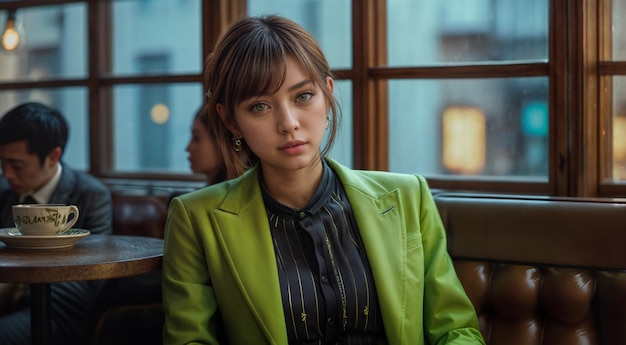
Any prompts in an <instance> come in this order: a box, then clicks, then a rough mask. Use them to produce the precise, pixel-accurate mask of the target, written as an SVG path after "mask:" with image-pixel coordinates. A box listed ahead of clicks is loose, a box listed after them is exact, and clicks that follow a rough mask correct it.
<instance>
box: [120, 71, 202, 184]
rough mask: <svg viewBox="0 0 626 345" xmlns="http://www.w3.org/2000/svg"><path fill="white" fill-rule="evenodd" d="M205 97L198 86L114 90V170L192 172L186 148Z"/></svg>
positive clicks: (162, 86)
mask: <svg viewBox="0 0 626 345" xmlns="http://www.w3.org/2000/svg"><path fill="white" fill-rule="evenodd" d="M202 97H203V92H202V85H200V84H169V83H168V84H144V85H120V86H115V87H114V88H113V111H114V114H113V119H114V124H113V128H114V131H115V132H114V137H115V148H114V151H115V154H114V155H113V157H115V161H114V162H113V169H114V170H115V171H117V172H149V173H189V172H190V170H189V162H188V161H187V154H186V153H185V148H186V147H187V144H188V142H189V138H190V136H191V126H192V122H193V118H194V116H195V114H196V112H197V111H198V110H199V109H200V106H201V105H202V101H203V99H202Z"/></svg>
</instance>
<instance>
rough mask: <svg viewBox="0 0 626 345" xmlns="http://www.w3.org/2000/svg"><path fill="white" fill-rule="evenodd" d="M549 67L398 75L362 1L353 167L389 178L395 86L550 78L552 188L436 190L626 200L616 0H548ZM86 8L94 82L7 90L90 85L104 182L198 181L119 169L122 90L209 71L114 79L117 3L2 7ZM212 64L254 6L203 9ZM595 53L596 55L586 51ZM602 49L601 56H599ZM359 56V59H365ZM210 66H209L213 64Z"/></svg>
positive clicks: (380, 29)
mask: <svg viewBox="0 0 626 345" xmlns="http://www.w3.org/2000/svg"><path fill="white" fill-rule="evenodd" d="M547 1H548V6H549V34H548V35H549V37H548V42H549V43H548V44H549V59H548V61H547V62H530V63H529V62H520V63H494V64H489V65H487V64H461V65H454V66H434V67H429V66H413V67H388V66H387V52H386V49H387V48H386V47H387V41H386V28H387V23H386V12H387V9H386V1H385V0H352V51H353V61H352V67H351V68H349V69H341V70H334V71H333V73H334V74H335V76H336V78H337V79H338V80H348V81H351V82H352V87H353V95H352V103H353V111H354V114H355V116H354V118H353V133H354V138H353V147H354V152H353V166H354V168H357V169H370V170H388V159H389V154H388V150H389V143H388V139H389V137H388V117H389V113H388V105H389V104H388V102H389V100H388V95H387V90H388V82H389V81H390V80H399V79H448V78H459V79H465V78H496V77H528V76H545V77H547V78H548V79H549V91H548V92H549V96H548V99H549V105H548V109H549V113H550V120H549V121H550V122H549V126H550V130H549V136H548V141H549V144H548V145H549V146H548V147H549V149H548V150H549V152H548V155H549V170H548V181H547V182H532V181H526V180H524V179H512V178H500V179H494V178H487V177H484V178H481V177H475V178H472V177H470V178H465V177H463V178H460V177H444V176H441V177H439V176H438V177H430V178H428V182H429V184H430V186H431V188H435V189H444V190H464V191H474V192H497V193H511V194H542V195H553V196H579V197H619V196H626V181H613V180H611V179H605V178H604V176H607V174H608V172H609V171H610V164H611V162H612V160H611V157H612V156H611V147H610V146H611V145H610V141H609V140H607V139H604V138H603V137H602V136H601V135H600V131H601V130H602V128H610V127H611V116H612V102H611V101H612V100H611V97H612V96H611V95H612V93H611V92H601V90H611V88H612V86H611V82H610V79H611V76H616V75H626V61H613V60H611V57H610V55H611V38H610V27H611V21H612V17H611V0H598V1H595V0H547ZM77 2H82V3H86V4H87V8H88V18H87V20H88V28H89V33H88V54H87V56H88V59H89V62H90V63H89V69H88V75H87V78H85V79H80V78H79V79H47V80H38V81H11V82H0V90H10V89H13V90H18V89H31V88H53V87H68V86H82V87H86V88H87V90H88V97H89V101H88V102H89V109H90V111H89V124H90V125H89V128H90V129H89V131H90V138H91V144H90V147H89V155H90V157H89V166H90V169H89V172H90V173H91V174H93V175H95V176H97V177H99V178H102V179H109V180H128V181H132V182H133V183H141V181H147V180H153V181H156V180H163V181H179V182H180V181H196V182H197V181H198V177H197V176H192V175H182V174H147V173H119V172H115V171H113V170H112V169H111V167H112V166H113V162H112V156H111V155H112V152H114V151H113V144H114V138H113V130H112V118H113V116H112V115H113V114H112V106H111V104H112V95H111V92H112V91H111V90H112V87H113V86H117V85H125V84H151V83H171V84H176V83H200V84H203V83H204V80H203V72H201V73H196V74H167V75H166V74H163V75H151V76H110V75H107V74H106V71H108V70H110V68H109V67H110V64H111V61H110V58H109V57H108V55H107V54H105V53H103V52H107V51H109V50H108V49H106V48H107V47H110V45H111V40H112V37H111V34H110V30H108V27H109V24H110V19H111V17H110V16H111V12H110V6H109V2H108V1H100V0H33V1H28V2H23V1H9V2H2V3H0V10H9V9H19V8H24V7H34V6H50V5H59V4H66V3H77ZM201 11H202V37H203V40H202V42H203V46H202V52H203V56H205V57H206V56H207V55H208V54H209V52H210V50H211V47H212V45H213V43H214V42H215V40H216V39H217V37H218V35H219V33H220V32H221V31H222V30H223V29H224V28H225V27H227V26H228V24H229V23H231V22H232V21H233V20H235V19H236V18H238V17H239V16H241V15H243V14H245V13H246V1H245V0H235V1H229V0H204V1H202V9H201ZM585 47H587V48H588V49H587V50H584V48H585ZM596 48H597V49H596ZM356 52H359V53H358V54H357V53H356ZM203 63H204V59H203Z"/></svg>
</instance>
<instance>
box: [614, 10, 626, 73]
mask: <svg viewBox="0 0 626 345" xmlns="http://www.w3.org/2000/svg"><path fill="white" fill-rule="evenodd" d="M612 9H613V11H612V14H613V27H612V35H613V60H621V61H624V60H626V20H624V16H626V1H624V0H613V7H612Z"/></svg>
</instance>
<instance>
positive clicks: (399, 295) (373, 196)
mask: <svg viewBox="0 0 626 345" xmlns="http://www.w3.org/2000/svg"><path fill="white" fill-rule="evenodd" d="M329 164H330V165H331V167H332V168H333V169H334V170H335V172H336V173H337V174H338V176H339V178H340V179H341V182H342V183H343V185H344V188H345V190H346V194H347V195H348V199H349V200H350V205H351V206H352V210H353V212H354V216H355V218H356V220H357V226H358V227H359V232H360V234H361V238H362V239H363V245H364V247H365V251H366V253H367V256H368V259H369V263H370V267H371V269H372V274H373V276H374V282H375V284H376V291H377V294H378V299H379V303H380V308H381V312H382V317H383V322H384V324H385V330H386V333H387V340H388V341H389V343H390V344H400V343H402V340H401V339H400V338H397V339H396V335H398V336H400V335H401V334H403V330H402V327H403V321H402V320H403V319H404V318H405V315H404V311H405V309H406V308H405V306H404V301H405V300H406V299H405V295H406V294H407V286H406V283H404V282H406V279H404V277H406V275H407V265H406V260H407V239H406V233H407V232H406V229H403V228H404V227H405V223H404V221H403V219H402V217H401V215H402V213H403V212H402V209H401V208H402V204H401V203H400V201H399V200H400V199H399V195H398V191H397V190H388V189H386V188H384V187H383V186H381V185H380V184H379V183H371V181H370V180H368V179H366V178H363V176H362V175H360V174H358V173H356V172H354V171H352V170H349V169H347V168H345V167H343V166H341V165H339V164H337V163H336V162H334V161H332V160H329Z"/></svg>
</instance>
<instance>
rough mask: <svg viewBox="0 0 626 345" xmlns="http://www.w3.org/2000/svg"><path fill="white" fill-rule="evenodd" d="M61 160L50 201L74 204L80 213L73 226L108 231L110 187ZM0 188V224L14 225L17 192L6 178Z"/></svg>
mask: <svg viewBox="0 0 626 345" xmlns="http://www.w3.org/2000/svg"><path fill="white" fill-rule="evenodd" d="M62 164H63V171H62V172H61V179H60V180H59V184H58V185H57V188H56V189H55V190H54V193H52V196H51V197H50V201H49V203H51V204H68V205H69V204H72V205H76V206H77V207H78V210H79V212H80V215H79V217H78V221H77V222H76V224H74V227H75V228H79V229H87V230H89V231H91V233H92V234H105V233H107V234H108V233H111V226H112V219H111V216H112V215H113V206H112V202H111V192H110V191H109V189H108V188H107V187H106V186H105V185H104V184H103V183H102V182H100V181H98V180H97V179H96V178H94V177H93V176H91V175H88V174H85V173H82V172H78V171H75V170H72V168H70V167H69V166H68V165H67V164H64V163H62ZM0 188H1V189H0V220H1V224H0V225H1V226H2V227H4V228H9V227H14V226H15V223H14V222H13V216H12V214H11V206H12V205H15V204H18V203H19V194H18V193H16V192H15V191H14V190H13V189H11V188H10V186H9V185H8V184H7V183H6V181H5V182H3V183H0Z"/></svg>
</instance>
